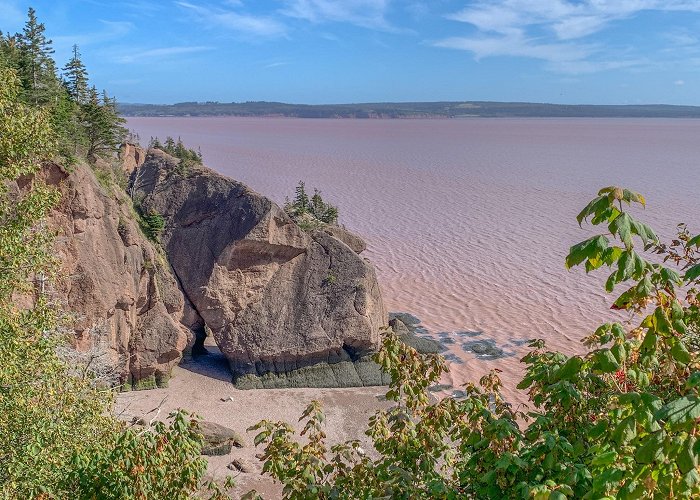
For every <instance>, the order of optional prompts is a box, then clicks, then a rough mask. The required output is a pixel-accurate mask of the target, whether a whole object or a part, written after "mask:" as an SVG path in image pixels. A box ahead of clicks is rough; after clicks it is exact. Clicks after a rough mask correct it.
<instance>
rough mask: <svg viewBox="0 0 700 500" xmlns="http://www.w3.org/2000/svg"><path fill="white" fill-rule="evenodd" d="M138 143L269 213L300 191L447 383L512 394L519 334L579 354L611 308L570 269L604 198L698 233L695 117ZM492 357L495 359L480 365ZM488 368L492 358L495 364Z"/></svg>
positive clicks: (285, 126)
mask: <svg viewBox="0 0 700 500" xmlns="http://www.w3.org/2000/svg"><path fill="white" fill-rule="evenodd" d="M128 127H129V128H130V129H132V130H133V131H135V132H137V133H138V134H139V135H140V137H141V142H142V143H144V144H145V143H147V142H148V138H149V137H150V136H158V137H159V138H160V139H161V141H162V140H163V139H164V138H165V136H168V135H170V136H173V137H175V138H177V137H178V136H180V137H182V139H183V141H184V142H185V143H186V144H187V145H188V146H189V147H194V148H196V147H200V148H201V151H202V153H203V155H204V160H205V163H206V164H207V165H208V166H210V167H212V168H214V169H216V170H218V171H219V172H221V173H223V174H225V175H228V176H230V177H233V178H235V179H237V180H240V181H242V182H244V183H246V184H248V185H249V186H251V187H252V188H253V189H255V190H256V191H258V192H261V193H263V194H265V195H267V196H269V197H270V198H272V199H273V200H274V201H276V202H278V203H280V204H281V203H283V202H284V199H285V196H289V197H292V196H293V194H294V187H295V186H296V184H297V182H298V181H299V180H304V181H305V182H306V186H307V188H313V187H316V188H318V189H320V190H321V191H322V193H323V196H324V199H327V200H330V201H332V202H333V203H335V204H337V205H338V207H339V210H340V219H341V223H343V224H344V225H345V226H346V227H347V228H348V229H351V230H353V231H356V232H357V233H359V234H361V235H362V236H363V237H364V238H365V239H366V240H367V242H368V245H369V246H368V250H367V251H366V253H365V254H363V255H364V256H365V257H367V258H369V259H370V260H371V261H372V262H373V263H374V265H375V266H376V268H377V273H378V277H379V281H380V285H381V288H382V292H383V296H384V299H385V302H386V304H387V307H388V309H389V310H390V311H406V312H410V313H411V314H413V315H415V316H416V317H418V318H419V319H420V320H421V322H422V323H421V325H422V326H423V327H424V328H425V329H426V330H427V331H428V332H429V334H431V335H433V336H435V337H437V338H439V339H440V340H442V341H443V342H444V343H445V345H446V347H447V348H448V350H447V351H446V354H447V356H448V359H449V360H450V364H451V373H450V376H449V382H450V383H452V384H453V385H454V386H455V387H456V386H459V385H460V384H461V383H464V382H465V381H468V380H472V381H473V380H475V379H478V377H479V376H481V375H483V374H484V373H486V372H487V371H488V370H489V369H491V368H498V369H500V370H502V374H501V375H502V377H503V379H504V381H505V382H506V385H507V387H509V390H508V393H509V394H510V395H511V397H513V398H514V399H515V400H518V401H522V400H523V396H522V395H517V394H516V393H515V391H514V390H513V389H512V388H513V387H514V385H515V383H517V381H518V380H519V377H520V376H521V374H522V366H521V365H520V363H519V362H518V360H519V359H520V358H521V357H522V355H524V354H525V353H526V352H527V345H526V342H527V340H528V339H533V338H542V339H545V340H546V341H547V344H548V345H549V346H550V347H552V348H554V349H558V350H563V351H565V352H568V353H571V352H575V351H577V350H580V348H581V347H580V342H579V341H580V339H581V338H582V337H583V336H585V335H587V334H588V333H590V331H591V330H592V329H593V328H595V327H596V326H597V325H598V324H600V323H601V322H604V321H609V320H611V319H620V318H622V319H624V318H625V317H624V316H620V315H619V314H615V313H613V312H612V311H610V310H609V305H610V303H611V297H610V296H608V295H606V294H605V292H604V291H603V287H602V284H603V282H604V279H605V273H604V272H600V273H595V274H593V275H589V276H586V275H585V273H583V272H582V270H578V269H577V270H572V271H567V270H566V269H565V268H564V257H565V256H566V254H567V252H568V249H569V247H570V246H571V245H572V244H574V243H577V242H579V241H581V240H583V239H585V238H586V237H588V236H590V235H591V234H593V231H592V229H591V228H590V227H587V226H585V225H584V227H583V228H579V226H578V224H577V223H576V221H575V216H576V214H577V213H578V212H579V210H580V209H581V208H582V207H583V206H584V205H585V204H586V203H587V202H588V201H589V200H590V199H591V198H592V197H593V196H594V195H595V194H596V192H597V190H598V189H599V188H600V187H603V186H607V185H612V184H615V185H621V186H625V187H629V188H630V189H633V190H636V191H639V192H641V193H643V194H644V195H645V196H646V199H647V203H648V206H647V209H646V210H637V211H636V213H637V214H638V215H639V217H640V218H642V219H643V220H645V221H647V222H648V223H650V224H651V225H652V227H654V228H655V229H657V230H658V232H659V233H660V234H662V235H665V236H671V235H672V234H673V233H674V230H675V226H676V223H678V222H687V223H689V224H690V228H691V230H692V231H695V232H700V196H699V193H700V165H699V162H700V140H698V138H700V120H686V119H676V120H671V119H581V118H576V119H552V118H539V119H507V118H501V119H480V118H473V119H452V120H432V119H426V120H312V119H288V118H236V117H212V118H194V117H193V118H172V117H168V118H130V119H129V121H128ZM488 347H495V348H496V352H498V353H500V354H501V356H495V357H490V356H488V355H487V354H485V353H488V352H491V351H489V350H487V349H486V348H488ZM491 358H494V359H491Z"/></svg>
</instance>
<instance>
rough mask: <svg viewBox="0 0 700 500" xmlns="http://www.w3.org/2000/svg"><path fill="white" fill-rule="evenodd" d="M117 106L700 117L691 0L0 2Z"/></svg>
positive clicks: (696, 16)
mask: <svg viewBox="0 0 700 500" xmlns="http://www.w3.org/2000/svg"><path fill="white" fill-rule="evenodd" d="M30 5H31V6H33V7H34V8H35V9H36V11H37V15H38V18H39V21H41V22H43V23H44V24H45V25H46V32H47V35H48V37H49V38H51V39H52V40H53V45H54V48H55V50H56V53H55V58H56V59H57V61H58V65H59V67H61V66H63V64H65V61H67V60H68V58H69V56H70V52H71V46H72V45H73V44H78V45H79V47H80V51H81V53H82V55H83V60H84V62H85V64H86V66H87V68H88V71H89V74H90V78H91V81H92V83H94V84H95V85H96V86H97V87H98V88H100V89H107V90H108V91H109V93H110V94H112V95H115V96H116V97H117V99H118V100H119V101H121V102H139V103H175V102H184V101H220V102H232V101H235V102H241V101H263V100H264V101H281V102H291V103H309V104H319V103H352V102H387V101H393V102H397V101H444V100H447V101H466V100H472V101H473V100H489V101H530V102H550V103H571V104H638V103H667V104H690V105H700V92H698V90H700V0H610V1H608V0H472V1H464V0H463V1H457V0H427V1H419V0H271V1H266V0H204V1H198V0H175V1H171V0H162V1H150V0H123V1H122V0H111V1H110V0H83V1H78V0H34V1H32V2H26V1H20V0H0V30H2V31H3V32H11V33H14V32H16V31H19V30H21V29H22V26H23V25H24V21H25V19H26V11H27V8H28V7H29V6H30Z"/></svg>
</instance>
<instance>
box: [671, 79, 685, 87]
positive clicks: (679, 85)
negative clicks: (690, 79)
mask: <svg viewBox="0 0 700 500" xmlns="http://www.w3.org/2000/svg"><path fill="white" fill-rule="evenodd" d="M673 84H674V85H675V86H677V87H682V86H683V85H685V80H676V81H675V82H673Z"/></svg>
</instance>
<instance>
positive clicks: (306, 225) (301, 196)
mask: <svg viewBox="0 0 700 500" xmlns="http://www.w3.org/2000/svg"><path fill="white" fill-rule="evenodd" d="M295 192H296V194H295V196H294V200H293V201H289V199H287V201H286V203H285V204H284V211H285V212H286V213H287V215H289V217H291V218H292V220H294V222H296V223H297V224H298V225H299V226H300V227H301V228H302V229H305V230H311V229H318V228H319V227H321V226H322V225H323V224H337V223H338V207H336V206H334V205H331V204H330V203H326V202H324V201H323V198H322V197H321V192H320V191H319V190H318V189H314V194H313V196H312V197H311V198H309V195H308V194H307V193H306V186H305V185H304V182H303V181H299V184H297V187H296V188H295Z"/></svg>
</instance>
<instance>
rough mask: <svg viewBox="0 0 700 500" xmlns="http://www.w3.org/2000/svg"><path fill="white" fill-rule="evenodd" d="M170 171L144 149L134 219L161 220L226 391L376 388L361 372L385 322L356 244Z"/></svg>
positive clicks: (207, 178) (235, 190)
mask: <svg viewBox="0 0 700 500" xmlns="http://www.w3.org/2000/svg"><path fill="white" fill-rule="evenodd" d="M177 166H178V161H177V160H176V159H174V158H172V157H171V156H169V155H167V154H165V153H163V152H162V151H158V150H151V151H149V154H148V156H147V158H146V162H145V163H144V164H143V165H142V166H141V167H140V168H139V169H137V171H135V173H134V174H133V175H132V178H133V189H134V191H135V192H136V193H137V196H138V197H139V198H140V199H142V202H141V203H142V207H143V209H144V210H146V211H151V212H155V213H158V214H161V215H162V216H163V217H164V219H165V221H166V225H165V229H164V231H163V234H162V237H161V238H162V242H163V246H164V248H165V250H166V253H167V255H168V258H169V261H170V263H171V265H172V268H173V270H174V272H175V274H176V275H177V277H178V280H179V283H180V285H181V288H182V290H183V292H184V294H185V296H186V299H187V300H188V301H189V303H190V304H191V305H192V308H193V311H194V312H196V314H197V315H198V317H199V319H200V320H201V321H200V323H201V324H203V325H205V326H206V327H208V328H209V329H210V330H211V332H212V334H213V337H214V339H215V340H216V343H217V344H218V346H219V348H220V349H221V351H222V353H223V354H224V355H225V356H226V357H227V359H228V361H229V363H230V366H231V370H232V372H233V378H234V382H235V383H236V384H237V385H239V387H242V388H251V387H293V386H314V387H316V386H319V387H347V386H356V385H369V384H372V385H374V384H375V383H377V382H379V383H381V379H382V377H381V374H379V373H378V372H376V373H373V374H368V373H365V371H367V370H365V368H366V367H365V364H363V363H364V360H366V358H367V356H368V355H370V354H371V353H373V352H375V351H376V350H377V349H378V348H379V345H380V333H379V332H380V328H381V327H383V326H385V325H386V323H387V314H386V311H385V309H384V304H383V302H382V298H381V294H380V292H379V286H378V284H377V280H376V276H375V272H374V269H373V267H372V266H371V265H370V264H369V263H368V262H367V261H365V260H364V259H362V258H360V257H359V256H358V255H357V253H356V250H357V249H359V245H358V244H354V246H355V250H353V248H352V247H350V246H349V245H348V244H347V243H346V242H344V241H343V239H342V238H341V237H339V236H338V235H337V234H332V233H331V234H329V232H327V231H325V230H323V229H319V230H314V231H311V232H305V231H304V230H302V229H301V228H300V227H299V226H297V225H296V224H295V223H294V222H293V221H292V220H291V219H290V218H289V217H288V216H287V215H286V214H285V213H284V211H283V210H282V209H281V208H280V207H278V206H277V205H276V204H274V203H273V202H272V201H270V200H269V199H268V198H265V197H264V196H262V195H260V194H258V193H255V192H254V191H252V190H251V189H249V188H248V187H247V186H245V185H244V184H241V183H239V182H236V181H234V180H231V179H229V178H226V177H224V176H222V175H219V174H217V173H216V172H214V171H212V170H210V169H208V168H205V167H201V166H194V167H189V168H186V169H183V168H177ZM345 239H348V238H345ZM358 366H359V369H358ZM361 372H362V373H361Z"/></svg>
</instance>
